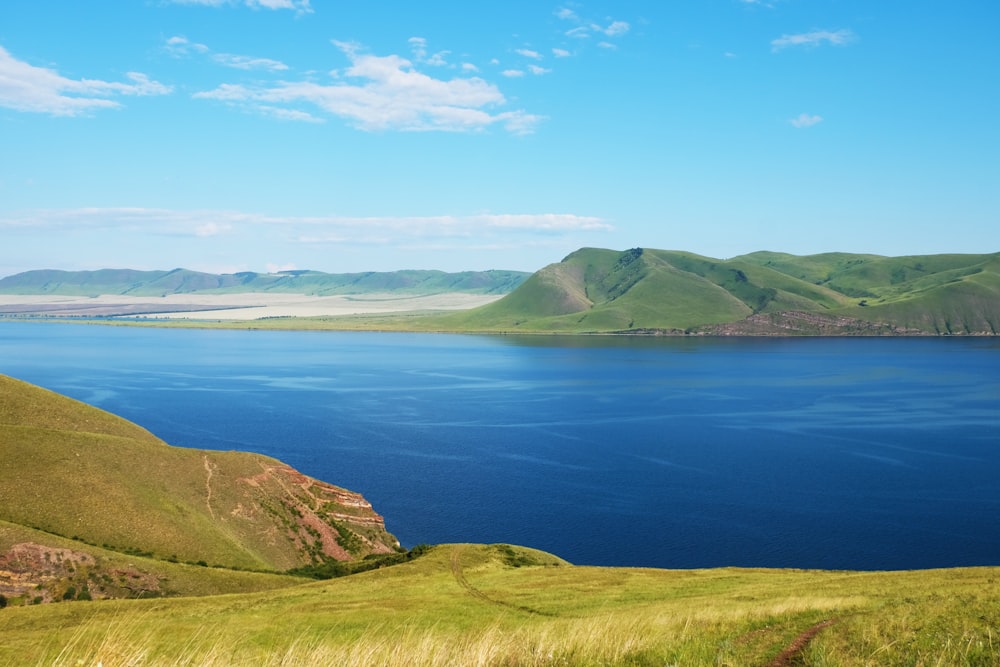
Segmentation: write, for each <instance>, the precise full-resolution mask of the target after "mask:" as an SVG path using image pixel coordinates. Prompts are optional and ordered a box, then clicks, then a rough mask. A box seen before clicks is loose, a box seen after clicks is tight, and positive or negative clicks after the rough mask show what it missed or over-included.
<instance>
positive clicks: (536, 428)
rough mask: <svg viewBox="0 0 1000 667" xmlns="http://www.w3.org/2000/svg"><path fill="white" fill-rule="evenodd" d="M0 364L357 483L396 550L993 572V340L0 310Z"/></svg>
mask: <svg viewBox="0 0 1000 667" xmlns="http://www.w3.org/2000/svg"><path fill="white" fill-rule="evenodd" d="M0 373H4V374H7V375H11V376H14V377H17V378H20V379H23V380H26V381H28V382H32V383H35V384H39V385H41V386H44V387H47V388H49V389H52V390H55V391H58V392H60V393H64V394H67V395H69V396H72V397H74V398H77V399H80V400H83V401H86V402H88V403H91V404H93V405H97V406H99V407H101V408H103V409H105V410H109V411H111V412H114V413H116V414H118V415H121V416H123V417H125V418H127V419H129V420H132V421H134V422H136V423H138V424H140V425H142V426H144V427H146V428H147V429H149V430H150V431H152V432H153V433H155V434H156V435H157V436H159V437H161V438H163V439H164V440H166V441H167V442H169V443H171V444H173V445H178V446H184V447H198V448H206V449H239V450H246V451H254V452H260V453H264V454H268V455H270V456H274V457H276V458H279V459H281V460H283V461H286V462H287V463H289V464H291V465H293V466H294V467H296V468H298V469H300V470H301V471H303V472H305V473H307V474H309V475H311V476H314V477H318V478H320V479H323V480H325V481H328V482H331V483H334V484H337V485H340V486H344V487H346V488H349V489H351V490H354V491H358V492H360V493H362V494H364V495H365V497H366V498H368V499H369V500H370V501H371V502H372V503H373V505H374V506H375V509H376V511H378V512H380V513H381V514H383V515H384V516H385V517H386V524H387V527H388V529H389V530H390V531H391V532H393V533H394V534H395V535H396V536H397V537H398V538H399V539H400V540H401V541H402V543H403V544H404V545H406V546H413V545H415V544H417V543H420V542H426V543H440V542H486V543H493V542H510V543H516V544H523V545H527V546H532V547H536V548H539V549H543V550H546V551H550V552H553V553H555V554H558V555H560V556H562V557H564V558H566V559H568V560H570V561H571V562H574V563H577V564H593V565H636V566H654V567H665V568H694V567H714V566H725V565H739V566H763V567H801V568H829V569H910V568H928V567H948V566H960V565H986V564H990V565H1000V483H998V480H1000V340H996V339H988V338H968V339H959V338H948V339H943V338H870V339H869V338H796V339H768V338H732V339H717V338H715V339H713V338H618V337H515V336H462V335H445V334H397V333H393V334H389V333H346V332H343V333H341V332H264V331H221V330H168V329H141V328H125V327H104V326H88V325H77V324H52V323H19V322H3V323H0Z"/></svg>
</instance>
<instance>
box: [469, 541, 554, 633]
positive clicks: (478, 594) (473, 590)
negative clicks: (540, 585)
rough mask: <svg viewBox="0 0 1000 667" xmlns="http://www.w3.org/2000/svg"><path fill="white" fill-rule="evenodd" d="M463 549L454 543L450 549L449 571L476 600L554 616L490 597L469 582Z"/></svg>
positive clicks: (539, 614)
mask: <svg viewBox="0 0 1000 667" xmlns="http://www.w3.org/2000/svg"><path fill="white" fill-rule="evenodd" d="M464 551H465V547H464V546H462V545H455V546H454V547H452V549H451V573H452V575H454V577H455V581H457V582H458V584H459V586H461V587H462V588H464V589H465V590H466V592H467V593H468V594H469V595H471V596H472V597H474V598H476V599H477V600H481V601H482V602H485V603H487V604H491V605H494V606H497V607H505V608H507V609H516V610H517V611H523V612H525V613H528V614H535V615H538V616H555V614H551V613H548V612H544V611H539V610H538V609H532V608H531V607H522V606H521V605H518V604H511V603H510V602H505V601H503V600H497V599H494V598H491V597H490V596H488V595H487V594H486V593H484V592H482V591H481V590H479V589H478V588H476V587H475V586H473V585H472V584H471V583H469V580H468V579H467V578H466V577H465V570H464V569H463V568H462V553H463V552H464Z"/></svg>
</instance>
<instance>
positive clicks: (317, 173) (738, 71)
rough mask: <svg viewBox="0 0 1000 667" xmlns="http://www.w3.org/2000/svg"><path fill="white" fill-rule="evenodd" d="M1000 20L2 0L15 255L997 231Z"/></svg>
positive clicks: (0, 54)
mask: <svg viewBox="0 0 1000 667" xmlns="http://www.w3.org/2000/svg"><path fill="white" fill-rule="evenodd" d="M998 28H1000V3H994V2H987V1H983V0H954V1H952V2H940V1H935V2H930V1H922V0H914V1H907V2H902V1H896V0H880V1H878V2H873V1H872V0H646V1H636V0H632V1H629V0H619V1H617V2H610V1H608V0H581V1H579V2H577V1H573V2H546V1H544V0H503V1H498V0H481V1H478V2H451V1H445V0H442V1H440V2H424V3H418V2H412V1H398V0H393V1H388V0H385V1H379V0H372V1H366V2H344V1H341V0H133V1H126V0H114V1H109V2H77V1H76V0H64V1H62V2H50V1H46V0H4V2H2V3H0V275H9V274H12V273H16V272H18V271H23V270H28V269H36V268H61V269H96V268H104V267H130V268H143V269H154V268H156V269H168V268H175V267H187V268H192V269H198V270H205V271H215V272H231V271H241V270H251V271H267V270H271V271H273V270H281V269H290V268H298V269H306V268H310V269H317V270H322V271H330V272H342V271H362V270H394V269H403V268H437V269H443V270H449V271H452V270H466V269H489V268H505V269H521V270H529V271H530V270H535V269H538V268H540V267H542V266H544V265H545V264H548V263H551V262H555V261H558V260H560V259H561V258H562V257H563V256H565V255H566V254H568V253H569V252H571V251H573V250H575V249H577V248H579V247H582V246H593V247H607V248H618V249H625V248H629V247H635V246H645V247H651V248H666V249H678V250H689V251H692V252H696V253H700V254H704V255H708V256H712V257H719V258H725V257H731V256H734V255H738V254H742V253H747V252H752V251H755V250H775V251H784V252H791V253H796V254H811V253H819V252H827V251H846V252H871V253H877V254H883V255H907V254H925V253H938V252H966V253H978V252H996V251H1000V220H998V217H1000V216H998V211H1000V83H998V82H1000V78H998V74H997V73H998V72H1000V40H998V39H997V38H996V33H997V30H998Z"/></svg>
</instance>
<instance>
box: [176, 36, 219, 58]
mask: <svg viewBox="0 0 1000 667" xmlns="http://www.w3.org/2000/svg"><path fill="white" fill-rule="evenodd" d="M166 49H167V53H169V54H170V55H172V56H174V57H175V58H182V57H186V56H189V55H191V54H192V53H208V52H209V51H210V50H211V49H209V48H208V47H207V46H205V45H204V44H198V43H196V42H192V41H191V40H189V39H188V38H187V37H183V36H181V35H175V36H173V37H171V38H170V39H168V40H167V42H166Z"/></svg>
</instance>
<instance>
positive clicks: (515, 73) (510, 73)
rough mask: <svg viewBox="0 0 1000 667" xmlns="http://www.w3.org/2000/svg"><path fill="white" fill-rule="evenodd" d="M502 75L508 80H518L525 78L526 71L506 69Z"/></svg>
mask: <svg viewBox="0 0 1000 667" xmlns="http://www.w3.org/2000/svg"><path fill="white" fill-rule="evenodd" d="M500 73H501V74H503V75H504V76H505V77H507V78H508V79H516V78H518V77H522V76H524V70H520V69H505V70H504V71H502V72H500Z"/></svg>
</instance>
